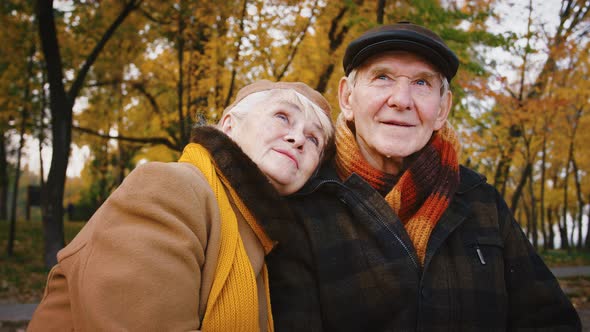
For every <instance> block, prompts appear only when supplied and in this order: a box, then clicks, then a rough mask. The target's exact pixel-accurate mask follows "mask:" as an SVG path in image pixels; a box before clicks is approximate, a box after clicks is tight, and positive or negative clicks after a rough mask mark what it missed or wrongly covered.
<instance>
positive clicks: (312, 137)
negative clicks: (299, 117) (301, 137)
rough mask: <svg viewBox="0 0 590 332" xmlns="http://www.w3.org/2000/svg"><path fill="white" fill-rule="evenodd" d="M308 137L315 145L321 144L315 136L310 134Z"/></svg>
mask: <svg viewBox="0 0 590 332" xmlns="http://www.w3.org/2000/svg"><path fill="white" fill-rule="evenodd" d="M307 139H308V140H309V141H310V142H312V143H313V145H315V146H319V145H320V141H319V140H318V139H317V138H315V137H314V136H308V137H307Z"/></svg>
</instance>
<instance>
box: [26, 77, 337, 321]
mask: <svg viewBox="0 0 590 332" xmlns="http://www.w3.org/2000/svg"><path fill="white" fill-rule="evenodd" d="M332 135H333V128H332V123H331V120H330V106H329V105H328V103H327V101H326V100H325V99H324V98H323V97H322V96H321V94H319V93H318V92H317V91H315V90H313V89H311V88H310V87H308V86H307V85H305V84H303V83H286V82H279V83H273V82H269V81H260V82H256V83H253V84H251V85H249V86H246V87H245V88H243V89H242V90H240V91H239V92H238V95H237V98H236V100H235V101H234V103H233V104H232V105H230V106H229V107H228V108H227V109H226V110H225V111H224V113H223V115H222V117H221V120H220V121H219V123H218V125H217V127H216V128H215V127H201V128H198V129H196V130H195V132H194V135H193V138H192V140H191V141H192V143H190V144H188V145H187V146H186V148H185V149H184V152H183V154H182V156H181V158H180V160H179V162H178V163H160V162H151V163H147V164H145V165H142V166H140V167H137V168H136V169H135V170H134V171H133V172H131V173H130V174H129V175H128V176H127V178H126V179H125V181H124V182H123V183H122V184H121V186H120V187H119V188H118V189H117V190H116V191H115V192H114V193H113V194H112V195H111V196H110V197H109V199H108V200H107V201H106V202H105V203H104V204H103V205H102V206H101V207H100V208H99V209H98V211H97V212H96V213H95V214H94V216H93V217H92V218H91V219H90V221H89V222H88V224H87V225H86V226H85V227H84V228H83V229H82V231H80V233H79V234H78V235H77V236H76V237H75V238H74V240H73V241H72V242H71V243H70V244H69V245H68V246H66V247H65V248H64V249H63V250H61V251H60V252H59V254H58V264H57V265H56V266H55V267H54V268H53V269H52V270H51V272H50V274H49V278H48V283H47V287H46V290H45V295H44V297H43V300H42V301H41V303H40V304H39V307H38V308H37V310H36V312H35V314H34V315H33V319H32V321H31V322H30V324H29V328H28V329H29V331H51V330H55V331H66V330H67V331H70V330H76V331H78V330H79V331H89V330H101V331H120V330H131V331H188V330H203V331H267V330H268V331H272V330H273V324H272V315H271V310H270V301H269V293H268V279H267V272H266V266H265V263H264V257H265V255H266V254H267V253H268V252H269V251H270V250H271V249H272V247H273V245H274V242H273V240H272V238H270V237H269V235H268V234H269V232H268V229H269V228H273V227H274V228H275V230H279V229H280V223H281V222H283V220H284V219H285V218H288V217H289V213H288V210H287V208H286V206H285V203H284V201H283V200H282V199H281V196H283V195H288V194H291V193H293V192H295V191H297V190H298V189H299V188H301V187H302V186H303V184H304V183H305V182H306V181H307V180H308V179H309V178H310V177H311V176H312V174H313V173H314V171H315V170H316V169H317V168H318V165H319V164H320V161H321V160H322V158H323V156H324V153H325V148H326V147H327V146H328V145H329V144H330V142H331V141H332Z"/></svg>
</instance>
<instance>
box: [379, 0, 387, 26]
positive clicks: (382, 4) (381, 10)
mask: <svg viewBox="0 0 590 332" xmlns="http://www.w3.org/2000/svg"><path fill="white" fill-rule="evenodd" d="M384 14H385V0H378V1H377V23H378V24H383V16H384Z"/></svg>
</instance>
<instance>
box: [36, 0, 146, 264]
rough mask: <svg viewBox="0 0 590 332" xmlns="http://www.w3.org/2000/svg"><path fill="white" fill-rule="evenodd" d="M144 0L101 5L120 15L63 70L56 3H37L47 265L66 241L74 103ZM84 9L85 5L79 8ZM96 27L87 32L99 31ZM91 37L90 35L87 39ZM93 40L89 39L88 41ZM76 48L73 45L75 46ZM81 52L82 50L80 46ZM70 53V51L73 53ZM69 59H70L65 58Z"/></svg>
mask: <svg viewBox="0 0 590 332" xmlns="http://www.w3.org/2000/svg"><path fill="white" fill-rule="evenodd" d="M140 3H141V0H129V1H127V2H124V3H123V4H122V6H121V5H118V4H113V5H112V6H109V5H106V4H104V2H103V4H102V6H101V8H107V7H108V8H119V9H118V13H117V14H116V15H115V16H114V17H113V18H112V21H111V23H110V25H108V26H107V28H106V30H103V31H101V32H100V34H99V35H96V34H95V35H94V36H95V37H98V38H97V39H96V42H94V46H93V47H91V48H89V49H88V50H89V53H87V55H85V57H84V58H83V61H82V62H81V63H80V64H76V63H71V64H67V67H64V61H63V60H64V58H62V54H61V49H60V44H59V42H58V31H57V25H56V21H55V13H54V8H53V1H52V0H47V1H36V2H35V14H36V19H37V21H38V26H39V38H40V41H41V46H42V50H43V55H44V60H45V63H46V69H47V78H48V83H49V92H50V103H49V104H50V109H51V120H52V121H51V130H52V158H51V166H50V169H49V174H48V178H47V186H46V187H45V190H44V192H43V193H42V205H43V207H42V215H43V230H44V239H45V264H46V266H48V267H49V266H53V265H54V264H55V263H56V262H57V251H58V250H59V249H61V248H62V247H63V245H64V238H63V205H62V204H63V195H64V186H65V180H66V168H67V165H68V160H69V156H70V143H71V131H72V111H73V107H74V103H75V100H76V98H77V97H78V95H79V94H80V91H81V89H82V87H83V85H84V81H85V79H86V75H87V74H88V72H89V71H90V68H91V67H92V65H93V64H94V62H95V61H96V59H97V58H98V56H99V54H100V52H101V51H102V50H103V48H104V47H105V45H106V43H107V42H108V40H109V39H110V38H111V37H112V35H113V34H114V32H115V31H116V29H117V28H118V27H119V26H120V25H121V24H122V23H123V21H124V20H125V18H127V16H128V15H129V14H131V12H133V11H134V10H135V9H137V7H138V6H139V4H140ZM96 5H98V3H96V2H89V3H88V4H86V5H85V6H86V9H87V10H88V11H90V12H94V13H96V12H97V10H96V8H95V7H96ZM80 6H83V5H80ZM96 30H97V29H96V27H94V26H93V27H92V29H87V31H96ZM87 37H90V35H87ZM89 39H90V38H89ZM72 46H73V45H72ZM77 46H78V47H79V48H78V50H80V46H85V45H84V44H82V45H77ZM70 50H71V49H70ZM65 59H67V57H66V58H65ZM66 68H67V69H70V70H73V71H74V72H75V75H74V79H73V81H71V84H70V86H69V88H67V90H66V86H65V85H64V74H63V73H64V69H66Z"/></svg>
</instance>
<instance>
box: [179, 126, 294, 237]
mask: <svg viewBox="0 0 590 332" xmlns="http://www.w3.org/2000/svg"><path fill="white" fill-rule="evenodd" d="M191 142H193V143H198V144H200V145H202V146H203V147H205V149H207V150H208V151H209V153H210V154H211V156H212V157H213V161H214V162H215V164H216V165H217V167H218V168H219V170H221V172H222V173H223V175H224V176H225V178H226V179H227V180H228V181H229V182H230V184H231V186H232V188H233V189H234V190H235V191H236V193H237V194H238V195H239V196H240V198H241V199H242V201H243V202H244V204H245V205H246V206H247V207H248V209H249V210H250V212H251V213H252V214H253V215H254V217H255V218H256V220H257V222H258V224H259V225H261V226H262V227H263V228H264V231H265V232H266V233H267V234H268V235H269V236H270V237H271V238H275V236H273V234H274V232H276V231H278V230H279V226H280V224H281V223H284V222H285V221H286V220H288V219H291V218H292V214H291V211H290V209H289V207H288V206H287V203H286V201H285V200H284V198H283V197H281V196H280V195H279V193H278V192H277V191H276V190H275V188H274V187H273V186H272V185H271V184H270V182H269V181H268V179H267V177H266V176H265V175H264V174H263V173H262V171H260V169H259V168H258V167H257V166H256V164H255V163H254V162H253V161H252V159H250V158H249V157H248V156H247V155H246V154H245V153H244V152H243V151H242V149H241V148H240V147H239V146H238V145H237V144H236V143H235V142H234V141H233V140H232V139H231V138H229V137H228V136H227V135H225V134H224V133H223V132H221V131H220V130H218V129H217V128H215V127H212V126H202V127H198V128H196V129H195V130H194V131H193V136H192V138H191Z"/></svg>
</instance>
